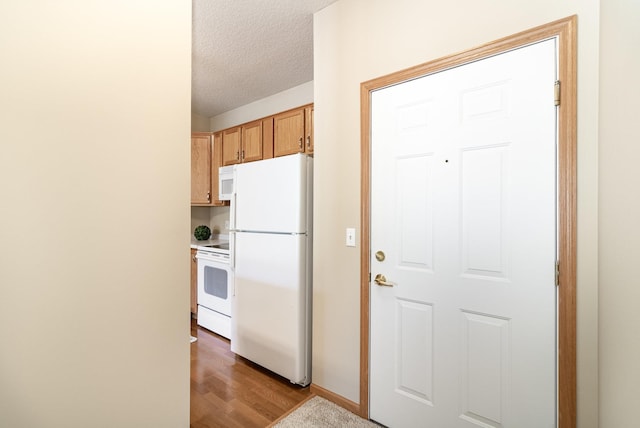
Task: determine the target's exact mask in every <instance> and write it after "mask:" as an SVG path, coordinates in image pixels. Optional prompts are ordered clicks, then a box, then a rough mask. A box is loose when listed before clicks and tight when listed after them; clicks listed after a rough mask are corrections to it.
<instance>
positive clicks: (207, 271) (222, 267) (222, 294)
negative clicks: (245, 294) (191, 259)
mask: <svg viewBox="0 0 640 428" xmlns="http://www.w3.org/2000/svg"><path fill="white" fill-rule="evenodd" d="M196 258H197V260H198V280H197V282H198V306H203V307H205V308H208V309H210V310H212V311H215V312H218V313H220V314H222V315H225V316H227V317H230V316H231V296H232V293H233V271H232V270H231V266H230V264H229V259H228V258H226V257H224V256H222V255H218V254H211V253H206V252H201V251H198V252H197V253H196Z"/></svg>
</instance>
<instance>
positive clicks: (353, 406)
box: [309, 383, 368, 419]
mask: <svg viewBox="0 0 640 428" xmlns="http://www.w3.org/2000/svg"><path fill="white" fill-rule="evenodd" d="M309 390H310V391H311V393H312V394H315V395H317V396H319V397H322V398H324V399H327V400H329V401H331V402H333V403H335V404H337V405H338V406H340V407H343V408H345V409H347V410H348V411H350V412H351V413H355V414H356V415H358V416H360V417H362V418H365V419H368V418H367V415H362V414H361V413H360V405H359V404H358V403H354V402H353V401H351V400H348V399H346V398H344V397H343V396H341V395H338V394H336V393H335V392H331V391H329V390H328V389H325V388H323V387H321V386H318V385H316V384H315V383H312V384H311V387H310V388H309Z"/></svg>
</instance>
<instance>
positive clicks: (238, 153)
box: [236, 151, 240, 160]
mask: <svg viewBox="0 0 640 428" xmlns="http://www.w3.org/2000/svg"><path fill="white" fill-rule="evenodd" d="M236 160H240V151H237V152H236Z"/></svg>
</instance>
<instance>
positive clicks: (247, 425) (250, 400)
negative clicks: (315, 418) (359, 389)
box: [191, 320, 311, 428]
mask: <svg viewBox="0 0 640 428" xmlns="http://www.w3.org/2000/svg"><path fill="white" fill-rule="evenodd" d="M191 335H192V336H195V337H197V338H198V340H197V341H196V342H195V343H192V344H191V427H192V428H204V427H233V428H236V427H237V428H251V427H256V428H258V427H260V428H262V427H265V426H267V425H269V424H270V423H271V422H273V421H275V420H276V419H278V418H279V417H280V416H282V415H283V414H285V413H287V412H288V411H289V410H291V409H293V408H294V407H295V406H296V405H298V404H299V403H301V402H302V401H304V400H305V399H306V398H308V397H309V396H310V395H311V393H310V392H309V387H306V388H302V387H300V386H296V385H293V384H291V383H290V382H289V381H288V380H286V379H284V378H282V377H280V376H278V375H276V374H274V373H272V372H269V371H268V370H265V369H264V368H262V367H260V366H258V365H256V364H254V363H252V362H251V361H248V360H246V359H244V358H242V357H239V356H237V355H235V354H234V353H233V352H231V350H230V349H229V341H228V340H227V339H225V338H223V337H221V336H218V335H216V334H213V333H211V332H210V331H208V330H206V329H203V328H201V327H198V326H197V325H196V323H195V321H194V320H192V322H191Z"/></svg>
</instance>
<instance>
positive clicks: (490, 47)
mask: <svg viewBox="0 0 640 428" xmlns="http://www.w3.org/2000/svg"><path fill="white" fill-rule="evenodd" d="M576 26H577V17H576V16H575V15H574V16H571V17H568V18H564V19H561V20H558V21H554V22H552V23H549V24H546V25H542V26H540V27H536V28H533V29H530V30H527V31H523V32H521V33H518V34H515V35H512V36H508V37H505V38H503V39H500V40H496V41H494V42H491V43H487V44H485V45H482V46H479V47H477V48H474V49H471V50H468V51H465V52H461V53H458V54H454V55H450V56H447V57H444V58H440V59H437V60H434V61H430V62H427V63H425V64H421V65H418V66H415V67H411V68H408V69H406V70H401V71H398V72H396V73H392V74H389V75H387V76H382V77H379V78H376V79H373V80H369V81H367V82H363V83H362V84H361V85H360V105H361V119H360V134H361V174H362V185H361V189H360V190H361V193H360V197H361V201H362V203H361V211H360V224H361V228H362V241H361V252H360V403H359V408H358V409H357V411H358V412H357V413H358V414H359V415H360V416H362V417H364V418H368V416H369V346H370V342H369V340H370V338H369V334H370V330H369V304H370V294H369V283H370V279H369V278H370V272H371V270H370V257H371V255H370V248H369V247H370V245H371V241H370V233H371V230H370V228H371V225H370V221H371V215H370V203H371V201H370V195H371V183H370V176H371V169H370V168H371V165H370V159H371V158H370V156H371V138H370V136H371V135H370V133H371V131H370V130H371V122H370V117H371V105H370V101H371V92H372V91H374V90H377V89H381V88H384V87H386V86H389V85H393V84H397V83H400V82H404V81H407V80H409V79H413V78H416V77H420V76H425V75H428V74H432V73H435V72H438V71H442V70H446V69H448V68H452V67H454V66H459V65H462V64H465V63H469V62H472V61H476V60H479V59H483V58H486V57H489V56H493V55H497V54H500V53H503V52H507V51H509V50H512V49H514V48H517V47H521V46H525V45H528V44H531V43H535V42H539V41H542V40H546V39H549V38H552V37H558V42H559V43H558V52H559V56H558V60H559V61H558V73H559V80H560V82H561V103H560V106H559V109H558V177H557V180H558V181H557V186H558V199H557V204H558V206H557V209H558V236H557V239H558V261H559V263H560V265H559V266H560V271H559V287H558V315H557V322H558V326H557V334H558V349H557V355H558V362H557V363H558V366H557V387H558V402H557V412H558V426H559V428H574V427H575V426H576V240H577V237H576V189H577V181H576V178H577V177H576V143H577V141H576V138H577V128H576V117H577V115H576V113H577V96H576V89H577V79H576V65H577V50H576V44H577V41H576V40H577V38H576Z"/></svg>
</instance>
